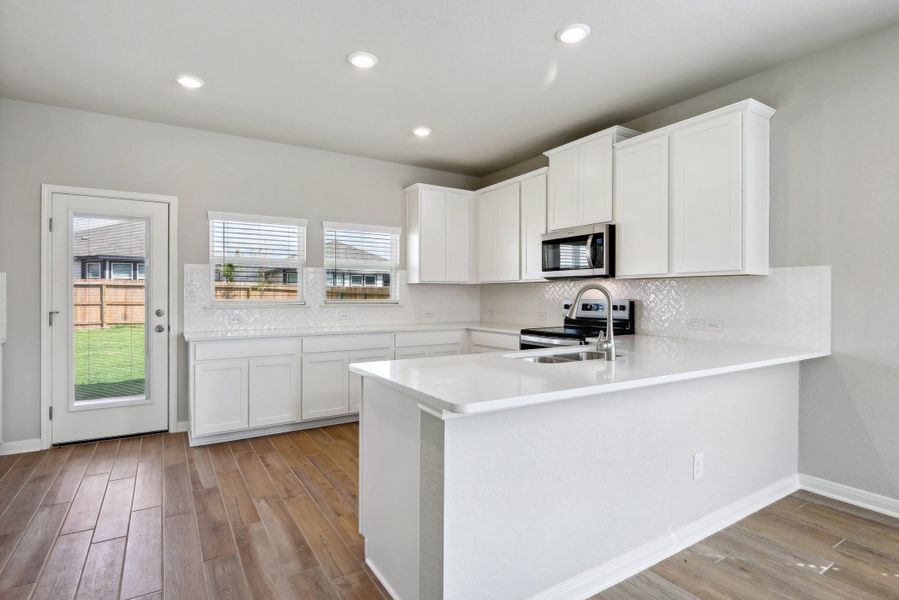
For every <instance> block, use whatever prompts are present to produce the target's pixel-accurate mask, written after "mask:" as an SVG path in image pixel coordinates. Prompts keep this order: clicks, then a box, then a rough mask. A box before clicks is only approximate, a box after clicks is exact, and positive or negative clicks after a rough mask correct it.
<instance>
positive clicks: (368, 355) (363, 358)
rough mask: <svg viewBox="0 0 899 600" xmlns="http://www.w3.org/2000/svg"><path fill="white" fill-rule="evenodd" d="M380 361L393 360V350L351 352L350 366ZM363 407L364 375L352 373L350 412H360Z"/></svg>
mask: <svg viewBox="0 0 899 600" xmlns="http://www.w3.org/2000/svg"><path fill="white" fill-rule="evenodd" d="M379 360H393V349H392V348H382V349H378V350H353V351H352V352H350V364H352V363H363V362H376V361H379ZM361 405H362V375H359V374H357V373H350V412H351V413H357V412H359V407H360V406H361Z"/></svg>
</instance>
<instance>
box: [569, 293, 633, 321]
mask: <svg viewBox="0 0 899 600" xmlns="http://www.w3.org/2000/svg"><path fill="white" fill-rule="evenodd" d="M572 302H573V300H565V301H564V302H563V303H562V315H563V316H564V315H567V314H568V309H570V308H571V303H572ZM633 308H634V301H633V300H615V301H614V302H613V303H612V318H613V319H625V320H628V319H630V318H631V312H632V311H633ZM608 314H609V313H608V310H607V308H606V301H605V300H592V299H589V298H588V299H582V300H581V302H580V306H578V307H577V313H576V314H575V318H577V319H605V318H607V317H608Z"/></svg>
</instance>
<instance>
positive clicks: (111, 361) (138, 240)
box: [71, 215, 150, 405]
mask: <svg viewBox="0 0 899 600" xmlns="http://www.w3.org/2000/svg"><path fill="white" fill-rule="evenodd" d="M147 225H148V224H147V221H146V220H145V219H129V218H121V217H102V216H96V215H75V216H74V217H73V218H72V275H73V277H72V313H71V314H72V331H73V336H74V343H73V345H72V347H73V351H74V356H73V362H74V369H73V372H74V377H75V381H74V389H75V404H76V405H77V404H78V403H85V404H89V403H90V402H92V401H97V400H103V401H109V400H111V399H122V400H129V401H131V400H134V399H135V398H143V397H145V394H146V392H145V381H146V369H147V365H146V342H145V340H146V325H145V324H146V307H145V298H146V288H145V283H146V281H145V277H146V276H147V274H149V272H150V269H149V268H148V266H147V265H146V258H147V252H146V247H147V244H146V240H147ZM138 274H139V277H138Z"/></svg>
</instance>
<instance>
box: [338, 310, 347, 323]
mask: <svg viewBox="0 0 899 600" xmlns="http://www.w3.org/2000/svg"><path fill="white" fill-rule="evenodd" d="M337 318H338V320H340V321H346V320H348V319H349V318H350V313H348V312H347V311H345V310H342V311H340V312H339V313H337Z"/></svg>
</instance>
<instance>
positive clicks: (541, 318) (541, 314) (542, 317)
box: [537, 312, 546, 321]
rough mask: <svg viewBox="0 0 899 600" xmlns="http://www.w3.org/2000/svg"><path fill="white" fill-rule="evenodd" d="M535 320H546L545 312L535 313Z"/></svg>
mask: <svg viewBox="0 0 899 600" xmlns="http://www.w3.org/2000/svg"><path fill="white" fill-rule="evenodd" d="M537 320H538V321H545V320H546V313H545V312H538V313H537Z"/></svg>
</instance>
